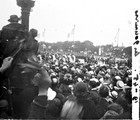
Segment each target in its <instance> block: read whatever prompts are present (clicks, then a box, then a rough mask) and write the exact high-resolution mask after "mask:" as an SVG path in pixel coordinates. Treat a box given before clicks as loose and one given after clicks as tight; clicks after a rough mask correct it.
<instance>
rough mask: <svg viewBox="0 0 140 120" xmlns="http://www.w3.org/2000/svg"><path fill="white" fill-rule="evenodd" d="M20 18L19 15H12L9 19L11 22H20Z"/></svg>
mask: <svg viewBox="0 0 140 120" xmlns="http://www.w3.org/2000/svg"><path fill="white" fill-rule="evenodd" d="M19 20H20V18H18V16H17V15H11V16H10V19H8V21H9V22H17V23H18V22H19Z"/></svg>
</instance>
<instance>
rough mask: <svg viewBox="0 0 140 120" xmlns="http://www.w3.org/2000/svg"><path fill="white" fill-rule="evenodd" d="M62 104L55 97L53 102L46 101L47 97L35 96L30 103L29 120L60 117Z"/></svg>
mask: <svg viewBox="0 0 140 120" xmlns="http://www.w3.org/2000/svg"><path fill="white" fill-rule="evenodd" d="M61 109H62V104H61V102H60V99H59V98H58V97H57V96H56V97H55V98H54V99H53V100H47V96H37V97H36V98H35V99H34V100H33V102H32V103H31V106H30V109H29V116H28V118H29V119H57V118H59V116H60V112H61Z"/></svg>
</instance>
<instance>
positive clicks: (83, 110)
mask: <svg viewBox="0 0 140 120" xmlns="http://www.w3.org/2000/svg"><path fill="white" fill-rule="evenodd" d="M73 93H74V95H72V96H70V97H69V98H68V100H67V101H66V102H65V103H64V105H63V108H62V112H61V118H62V119H96V118H97V114H96V107H95V103H94V102H93V101H91V100H89V99H88V87H87V84H86V83H83V82H77V83H76V84H75V85H74V90H73Z"/></svg>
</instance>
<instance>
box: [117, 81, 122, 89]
mask: <svg viewBox="0 0 140 120" xmlns="http://www.w3.org/2000/svg"><path fill="white" fill-rule="evenodd" d="M116 86H117V87H118V88H123V87H124V83H123V81H120V80H119V81H117V83H116Z"/></svg>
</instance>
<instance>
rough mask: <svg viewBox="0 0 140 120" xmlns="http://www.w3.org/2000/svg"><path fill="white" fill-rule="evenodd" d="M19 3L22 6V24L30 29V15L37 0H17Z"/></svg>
mask: <svg viewBox="0 0 140 120" xmlns="http://www.w3.org/2000/svg"><path fill="white" fill-rule="evenodd" d="M16 1H17V5H18V6H19V7H21V20H22V24H23V25H25V26H26V28H27V30H29V16H30V11H31V8H32V7H34V3H35V1H33V0H16Z"/></svg>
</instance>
